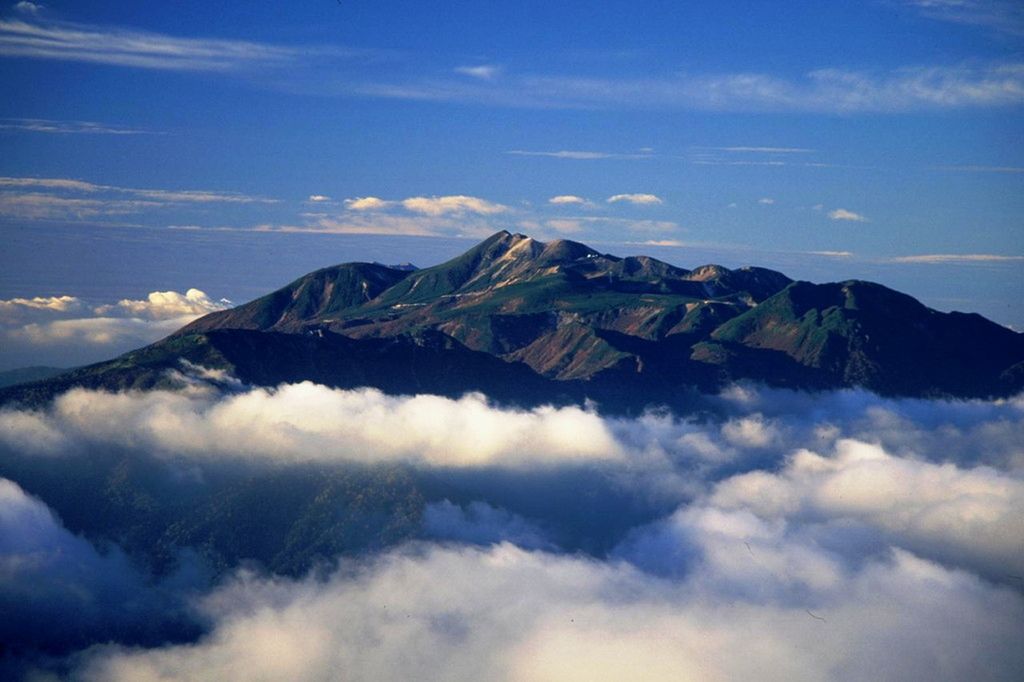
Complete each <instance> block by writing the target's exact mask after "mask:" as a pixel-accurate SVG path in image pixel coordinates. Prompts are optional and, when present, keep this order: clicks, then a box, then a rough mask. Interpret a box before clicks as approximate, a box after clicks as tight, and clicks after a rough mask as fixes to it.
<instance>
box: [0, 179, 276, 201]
mask: <svg viewBox="0 0 1024 682" xmlns="http://www.w3.org/2000/svg"><path fill="white" fill-rule="evenodd" d="M0 187H3V188H40V189H49V190H60V191H66V192H80V193H85V194H95V193H100V192H110V193H113V194H129V195H132V196H136V197H140V198H142V199H149V200H153V201H165V202H171V203H241V204H250V203H260V204H273V203H277V202H278V200H277V199H268V198H266V197H258V196H250V195H248V194H240V193H238V192H215V191H210V190H173V189H144V188H135V187H118V186H116V185H101V184H97V183H93V182H87V181H85V180H74V179H71V178H15V177H0Z"/></svg>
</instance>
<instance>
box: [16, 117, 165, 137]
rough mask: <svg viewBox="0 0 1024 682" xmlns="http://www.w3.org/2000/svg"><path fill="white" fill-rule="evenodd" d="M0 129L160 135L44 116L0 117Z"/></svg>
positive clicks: (88, 133) (89, 133)
mask: <svg viewBox="0 0 1024 682" xmlns="http://www.w3.org/2000/svg"><path fill="white" fill-rule="evenodd" d="M0 130H10V131H16V132H26V133H50V134H55V135H162V134H163V133H161V132H158V131H155V130H145V129H143V128H134V127H130V126H122V125H114V124H108V123H97V122H95V121H53V120H50V119H45V118H5V119H0Z"/></svg>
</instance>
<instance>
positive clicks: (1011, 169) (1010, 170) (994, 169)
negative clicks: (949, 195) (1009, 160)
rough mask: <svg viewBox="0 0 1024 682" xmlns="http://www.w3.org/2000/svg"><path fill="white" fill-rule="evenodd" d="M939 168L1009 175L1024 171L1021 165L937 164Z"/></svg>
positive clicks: (961, 171)
mask: <svg viewBox="0 0 1024 682" xmlns="http://www.w3.org/2000/svg"><path fill="white" fill-rule="evenodd" d="M936 168H937V170H944V171H955V172H960V173H1006V174H1009V175H1018V174H1020V173H1024V167H1021V166H978V165H967V166H937V167H936Z"/></svg>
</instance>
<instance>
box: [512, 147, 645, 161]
mask: <svg viewBox="0 0 1024 682" xmlns="http://www.w3.org/2000/svg"><path fill="white" fill-rule="evenodd" d="M505 153H506V154H511V155H512V156H547V157H550V158H553V159H574V160H577V161H593V160H596V159H649V158H651V157H653V156H654V154H653V153H651V152H650V151H647V150H641V151H638V152H636V153H629V154H623V153H619V152H598V151H584V150H571V149H562V150H558V151H526V150H523V149H512V150H509V151H507V152H505Z"/></svg>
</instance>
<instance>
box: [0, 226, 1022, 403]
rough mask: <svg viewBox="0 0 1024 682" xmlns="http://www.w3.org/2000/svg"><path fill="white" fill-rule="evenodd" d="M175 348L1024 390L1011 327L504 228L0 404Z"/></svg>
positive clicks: (445, 382) (620, 384)
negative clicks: (427, 260)
mask: <svg viewBox="0 0 1024 682" xmlns="http://www.w3.org/2000/svg"><path fill="white" fill-rule="evenodd" d="M183 360H184V361H187V362H189V363H192V364H195V365H203V366H206V367H212V368H219V369H226V370H230V371H231V372H232V373H233V374H235V375H236V376H237V377H239V378H240V379H242V380H243V381H246V382H249V383H254V384H262V385H272V384H275V383H279V382H282V381H300V380H306V379H308V380H313V381H318V382H321V383H325V384H328V385H331V386H338V387H346V388H348V387H354V386H362V385H367V386H374V387H377V388H380V389H382V390H385V391H388V392H393V393H410V392H434V393H441V394H444V395H457V394H458V393H460V392H463V391H466V390H480V391H484V392H486V393H487V394H488V395H491V396H493V397H494V398H496V399H499V400H503V401H507V402H515V403H521V404H536V403H540V402H547V401H556V402H557V401H562V400H581V399H583V398H587V397H589V398H593V399H596V400H598V401H600V402H601V403H602V404H603V406H604V407H606V408H607V409H612V410H625V411H637V410H640V409H642V408H643V407H644V406H645V405H648V404H652V403H666V404H669V405H673V406H676V407H682V406H685V405H689V404H691V403H692V398H693V395H694V392H695V391H712V390H715V389H716V388H719V387H721V386H723V385H724V384H726V383H727V382H730V381H736V380H742V379H750V380H755V381H761V382H765V383H768V384H771V385H777V386H787V387H792V388H802V389H822V388H838V387H851V386H860V387H865V388H868V389H871V390H874V391H877V392H880V393H884V394H888V395H904V396H949V397H975V396H978V397H981V396H996V395H999V396H1005V395H1009V394H1012V393H1014V392H1016V391H1019V390H1021V388H1022V387H1024V335H1021V334H1018V333H1015V332H1013V331H1011V330H1009V329H1006V328H1004V327H1001V326H999V325H997V324H995V323H993V322H990V321H988V320H985V319H984V318H982V317H980V316H978V315H972V314H963V313H941V312H938V311H935V310H931V309H929V308H927V307H926V306H924V305H922V304H921V303H920V302H918V301H916V300H914V299H913V298H911V297H909V296H906V295H905V294H901V293H899V292H896V291H893V290H891V289H888V288H886V287H884V286H881V285H878V284H873V283H870V282H860V281H848V282H841V283H833V284H812V283H809V282H794V281H792V280H791V279H789V278H788V277H786V276H785V275H783V274H782V273H779V272H775V271H772V270H766V269H763V268H755V267H749V268H741V269H736V270H730V269H728V268H723V267H721V266H717V265H705V266H700V267H698V268H695V269H693V270H686V269H683V268H679V267H676V266H673V265H670V264H668V263H663V262H661V261H658V260H655V259H653V258H648V257H643V256H639V257H628V258H619V257H617V256H612V255H608V254H601V253H599V252H597V251H595V250H593V249H591V248H590V247H587V246H585V245H583V244H579V243H577V242H572V241H566V240H558V241H553V242H550V243H544V242H540V241H537V240H534V239H531V238H529V237H526V236H524V235H518V234H516V235H514V234H509V233H508V232H499V233H497V234H495V235H493V236H492V237H490V238H488V239H486V240H484V241H483V242H481V243H480V244H478V245H477V246H475V247H473V248H472V249H470V250H468V251H467V252H465V253H464V254H462V255H461V256H458V257H457V258H454V259H452V260H450V261H448V262H446V263H442V264H440V265H436V266H433V267H429V268H425V269H422V270H412V271H410V270H408V269H404V268H389V267H387V266H383V265H379V264H368V263H348V264H344V265H338V266H334V267H330V268H324V269H322V270H318V271H316V272H313V273H310V274H309V275H306V276H304V277H301V278H299V279H297V280H295V281H294V282H292V283H291V284H289V285H287V286H285V287H283V288H281V289H279V290H278V291H275V292H273V293H271V294H268V295H267V296H264V297H261V298H258V299H256V300H254V301H251V302H249V303H246V304H245V305H242V306H239V307H237V308H234V309H232V310H227V311H221V312H216V313H212V314H210V315H207V316H205V317H203V318H201V319H199V320H196V321H195V322H193V323H192V324H190V325H188V326H186V327H185V328H183V329H182V330H180V331H178V332H177V333H175V334H173V335H172V336H170V337H168V338H167V339H164V340H163V341H160V342H158V343H156V344H154V345H152V346H149V347H147V348H144V349H140V350H138V351H134V352H132V353H128V354H126V355H124V356H122V357H121V358H117V359H115V360H113V361H111V362H108V363H100V364H98V365H93V366H91V367H86V368H80V369H78V370H75V371H72V372H69V373H67V374H64V375H62V376H59V377H56V378H53V379H50V380H47V381H42V382H36V383H34V384H27V385H24V386H19V387H13V388H10V389H6V390H0V401H12V400H19V401H23V402H29V403H38V402H40V401H45V400H47V399H48V398H49V397H52V396H53V395H55V394H56V393H57V392H59V391H60V390H64V389H66V388H69V387H72V386H91V387H99V388H107V389H112V390H116V389H122V388H143V387H150V386H160V385H166V384H167V382H168V381H170V380H169V379H168V371H170V370H173V369H175V368H178V367H179V366H180V362H181V361H183Z"/></svg>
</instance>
